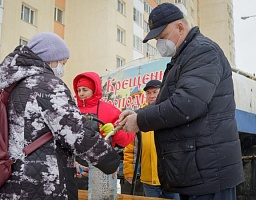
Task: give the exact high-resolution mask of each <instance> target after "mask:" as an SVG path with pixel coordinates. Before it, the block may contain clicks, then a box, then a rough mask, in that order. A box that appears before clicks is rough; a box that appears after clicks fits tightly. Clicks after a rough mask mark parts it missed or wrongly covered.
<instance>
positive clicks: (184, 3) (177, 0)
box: [175, 0, 187, 7]
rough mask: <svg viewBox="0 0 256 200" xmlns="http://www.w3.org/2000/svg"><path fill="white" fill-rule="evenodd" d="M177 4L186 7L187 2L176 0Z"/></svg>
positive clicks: (185, 0)
mask: <svg viewBox="0 0 256 200" xmlns="http://www.w3.org/2000/svg"><path fill="white" fill-rule="evenodd" d="M175 3H182V4H183V5H184V6H185V7H186V5H187V0H175Z"/></svg>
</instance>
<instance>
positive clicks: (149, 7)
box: [144, 2, 153, 14]
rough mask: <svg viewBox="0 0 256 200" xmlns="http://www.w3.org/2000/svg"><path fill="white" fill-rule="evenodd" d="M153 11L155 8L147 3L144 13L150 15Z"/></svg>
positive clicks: (145, 3)
mask: <svg viewBox="0 0 256 200" xmlns="http://www.w3.org/2000/svg"><path fill="white" fill-rule="evenodd" d="M152 10H153V8H152V7H151V6H150V5H149V4H148V3H147V2H144V11H145V12H147V13H148V14H150V13H151V11H152Z"/></svg>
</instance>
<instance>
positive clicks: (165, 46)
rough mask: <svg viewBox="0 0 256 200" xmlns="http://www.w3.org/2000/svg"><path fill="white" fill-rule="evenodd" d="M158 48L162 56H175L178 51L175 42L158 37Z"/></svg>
mask: <svg viewBox="0 0 256 200" xmlns="http://www.w3.org/2000/svg"><path fill="white" fill-rule="evenodd" d="M156 48H157V50H158V51H159V53H160V55H161V56H162V57H173V56H174V55H175V53H176V46H175V44H174V43H173V42H172V41H171V40H168V39H158V40H157V43H156Z"/></svg>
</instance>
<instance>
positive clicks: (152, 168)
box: [123, 105, 160, 186]
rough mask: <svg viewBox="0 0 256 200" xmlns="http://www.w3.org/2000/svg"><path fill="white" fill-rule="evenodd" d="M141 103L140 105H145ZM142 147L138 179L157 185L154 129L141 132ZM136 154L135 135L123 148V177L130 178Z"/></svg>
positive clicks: (136, 142)
mask: <svg viewBox="0 0 256 200" xmlns="http://www.w3.org/2000/svg"><path fill="white" fill-rule="evenodd" d="M145 106H146V105H143V106H142V107H145ZM141 137H142V149H141V158H140V167H141V168H140V169H141V170H140V181H141V182H142V183H146V184H149V185H154V186H159V185H160V182H159V179H158V173H157V155H156V147H155V139H154V131H148V132H141ZM137 154H138V140H137V137H136V138H135V139H134V141H133V142H131V143H130V144H129V145H128V146H127V147H125V149H124V161H123V164H124V169H123V173H124V177H125V178H132V177H133V172H134V167H135V162H136V157H137Z"/></svg>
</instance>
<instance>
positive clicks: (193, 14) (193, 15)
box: [190, 7, 195, 18]
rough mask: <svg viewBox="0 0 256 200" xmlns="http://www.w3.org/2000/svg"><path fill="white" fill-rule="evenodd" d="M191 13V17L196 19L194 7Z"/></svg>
mask: <svg viewBox="0 0 256 200" xmlns="http://www.w3.org/2000/svg"><path fill="white" fill-rule="evenodd" d="M190 12H191V17H192V18H195V12H194V9H193V8H192V7H191V8H190Z"/></svg>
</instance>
